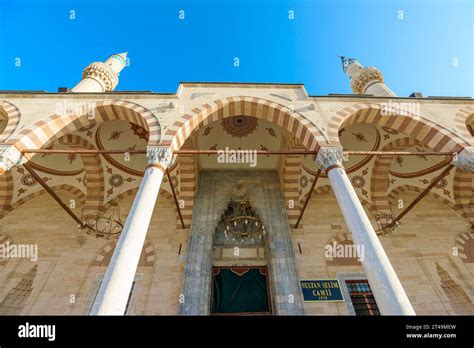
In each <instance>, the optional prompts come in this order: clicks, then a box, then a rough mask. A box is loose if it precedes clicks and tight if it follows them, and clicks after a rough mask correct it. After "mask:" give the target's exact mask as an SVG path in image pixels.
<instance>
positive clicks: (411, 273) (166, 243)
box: [0, 192, 474, 315]
mask: <svg viewBox="0 0 474 348" xmlns="http://www.w3.org/2000/svg"><path fill="white" fill-rule="evenodd" d="M60 196H61V198H62V199H63V200H64V201H65V202H68V201H69V199H71V198H73V196H72V195H71V193H67V192H61V193H60ZM415 196H416V193H411V192H404V193H402V194H401V195H400V196H399V197H396V198H397V200H398V199H399V198H401V199H403V200H404V201H405V204H408V203H409V202H411V201H412V200H413V199H414V198H415ZM132 200H133V196H129V197H127V198H125V199H123V200H122V201H121V202H120V206H121V212H122V216H123V218H124V219H125V216H126V214H127V212H128V208H129V206H130V204H131V202H132ZM397 200H394V201H395V202H396V201H397ZM257 204H259V203H257ZM392 208H393V209H394V211H395V212H399V211H400V209H398V208H397V207H396V206H393V207H392ZM80 209H81V206H80V205H78V206H77V208H76V211H77V212H80ZM261 209H265V208H264V206H262V207H261ZM302 222H303V227H302V228H300V229H296V230H292V235H291V237H292V241H293V252H294V255H295V258H296V263H297V268H298V271H297V273H298V275H299V277H300V278H301V279H324V278H337V276H338V274H341V273H351V272H362V268H361V266H360V265H357V263H354V264H352V265H351V263H350V262H349V264H344V263H342V264H338V263H334V262H333V263H332V264H329V263H328V262H327V260H326V259H325V257H324V247H325V245H326V244H328V243H331V242H332V241H333V240H339V241H340V240H344V238H345V237H344V236H349V235H350V234H349V232H348V230H347V228H346V225H345V222H344V220H343V218H342V216H341V214H340V212H339V209H338V207H337V204H336V200H335V198H334V197H333V196H332V194H331V193H329V194H323V193H317V194H315V195H314V196H313V197H312V199H311V200H310V203H309V205H308V207H307V209H306V212H305V216H304V219H303V221H302ZM0 226H1V227H0V235H1V236H0V240H3V238H4V237H2V236H8V237H9V238H10V239H11V241H12V243H13V244H37V245H38V252H39V257H38V261H37V262H36V263H34V262H30V261H29V260H27V259H14V258H13V259H10V260H8V261H2V260H0V314H87V311H88V301H89V302H90V296H91V289H92V288H93V284H94V281H95V279H96V278H97V275H98V274H100V273H104V272H105V270H106V266H105V265H103V264H102V265H101V264H100V262H98V261H100V260H101V258H100V255H103V253H102V251H103V250H106V249H107V245H108V244H109V242H108V241H105V240H102V239H96V238H93V237H87V238H85V240H80V239H78V237H77V226H76V224H75V222H74V221H73V220H72V219H71V218H70V217H69V216H68V215H67V214H66V213H65V212H64V211H63V210H61V209H60V208H59V207H58V206H57V203H56V202H54V200H53V199H51V198H50V197H49V196H47V195H42V196H40V197H36V198H34V199H32V200H30V201H29V202H27V203H25V204H23V205H22V206H20V207H19V208H17V209H16V210H14V211H13V212H11V213H10V214H9V215H7V216H6V217H5V218H3V219H2V220H0ZM466 226H467V221H465V220H464V219H462V218H461V217H460V215H458V213H456V212H455V211H454V210H452V209H451V208H450V207H449V206H447V205H445V204H443V203H442V202H439V201H437V200H435V199H434V198H432V197H429V196H428V197H425V198H424V199H423V200H422V201H421V202H420V203H419V204H418V205H417V206H416V207H415V208H414V209H413V210H412V211H411V212H410V213H409V214H408V215H407V216H406V217H404V218H403V219H402V225H401V227H400V228H399V229H398V230H397V231H396V232H394V233H392V234H390V235H386V236H382V237H380V239H381V241H382V244H383V246H384V248H385V250H386V252H387V254H388V256H389V259H390V261H391V262H392V265H393V267H394V268H395V271H396V273H397V275H398V276H399V278H400V280H401V282H402V284H403V286H404V288H405V291H406V292H407V295H408V297H409V299H410V301H411V302H412V304H413V307H414V309H415V311H416V312H417V314H474V305H473V303H474V290H473V289H474V281H473V279H474V277H473V276H474V255H471V254H472V253H473V251H470V250H471V249H472V248H470V247H467V244H468V243H472V239H473V238H472V237H469V236H468V235H467V234H466V232H465V231H467V229H466ZM188 235H189V230H181V229H177V228H176V212H175V208H174V205H173V202H172V201H170V200H167V199H165V198H163V197H159V199H158V203H157V206H156V207H155V212H154V215H153V218H152V222H151V228H150V231H149V233H148V242H149V244H148V245H151V247H152V251H151V252H149V251H147V253H148V254H147V255H154V260H153V258H149V260H148V261H150V260H151V261H152V262H151V263H152V265H149V264H142V263H141V266H140V267H139V269H138V272H137V273H138V274H139V275H141V277H142V278H140V280H138V281H137V283H136V284H137V285H136V288H135V291H134V296H133V298H132V301H131V304H130V311H131V314H150V315H153V314H163V315H165V314H178V307H179V302H178V299H179V295H180V293H181V292H182V291H183V290H182V285H183V280H184V265H185V259H186V257H187V254H188ZM298 243H299V246H298ZM180 244H181V256H179V255H178V251H179V247H180ZM469 245H472V244H469ZM299 247H301V254H300V251H299ZM455 247H456V248H457V249H453V248H455ZM456 252H458V253H456ZM101 253H102V254H101ZM35 265H37V266H36V267H35ZM71 295H74V301H71V299H72V297H71ZM304 306H305V313H306V314H312V315H321V314H329V315H333V314H334V315H338V314H342V315H344V314H347V313H348V310H347V307H346V304H345V303H305V304H304Z"/></svg>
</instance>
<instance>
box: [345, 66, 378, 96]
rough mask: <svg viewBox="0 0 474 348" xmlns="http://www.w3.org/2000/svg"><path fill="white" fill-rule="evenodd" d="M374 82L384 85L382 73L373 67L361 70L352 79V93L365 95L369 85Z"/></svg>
mask: <svg viewBox="0 0 474 348" xmlns="http://www.w3.org/2000/svg"><path fill="white" fill-rule="evenodd" d="M372 81H377V82H382V83H383V75H382V73H381V72H380V71H378V70H377V69H376V68H374V67H373V66H369V67H366V68H363V69H361V70H359V72H358V73H357V74H356V75H355V76H353V77H352V79H351V88H352V92H354V93H356V94H363V93H364V90H365V87H366V86H367V84H368V83H369V82H372Z"/></svg>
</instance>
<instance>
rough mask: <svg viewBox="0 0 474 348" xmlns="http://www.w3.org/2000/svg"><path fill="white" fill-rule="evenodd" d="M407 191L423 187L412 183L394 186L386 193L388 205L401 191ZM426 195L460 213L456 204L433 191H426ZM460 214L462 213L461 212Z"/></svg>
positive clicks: (420, 190)
mask: <svg viewBox="0 0 474 348" xmlns="http://www.w3.org/2000/svg"><path fill="white" fill-rule="evenodd" d="M407 191H410V192H418V193H419V192H422V191H423V188H422V187H418V186H414V185H402V186H398V187H396V188H394V189H393V190H392V191H390V192H389V193H388V194H387V197H388V202H389V204H390V205H392V204H394V203H395V199H396V198H397V197H398V196H399V195H400V194H401V193H403V192H407ZM428 196H430V197H432V198H434V199H436V200H437V201H439V202H441V203H444V204H447V205H448V206H450V207H451V208H452V209H453V210H454V211H456V212H457V213H459V214H461V212H460V211H459V209H458V208H457V207H456V205H455V204H454V203H453V202H451V201H450V200H449V199H446V198H444V197H441V196H440V195H438V194H436V193H434V192H431V191H430V192H428ZM461 215H462V214H461Z"/></svg>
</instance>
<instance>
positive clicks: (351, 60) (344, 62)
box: [339, 56, 357, 72]
mask: <svg viewBox="0 0 474 348" xmlns="http://www.w3.org/2000/svg"><path fill="white" fill-rule="evenodd" d="M339 57H341V61H342V70H344V72H346V70H347V67H348V66H349V65H351V64H352V63H354V62H357V59H354V58H348V57H344V56H339Z"/></svg>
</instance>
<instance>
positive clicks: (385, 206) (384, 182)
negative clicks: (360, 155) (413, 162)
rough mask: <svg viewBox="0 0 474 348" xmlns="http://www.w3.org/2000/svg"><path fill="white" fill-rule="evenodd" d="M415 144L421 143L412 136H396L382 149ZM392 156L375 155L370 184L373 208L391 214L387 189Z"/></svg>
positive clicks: (391, 149) (407, 146) (390, 149)
mask: <svg viewBox="0 0 474 348" xmlns="http://www.w3.org/2000/svg"><path fill="white" fill-rule="evenodd" d="M416 145H421V144H420V142H419V141H418V140H416V139H414V138H412V137H406V138H398V139H395V140H394V141H392V142H390V143H388V144H387V145H385V146H384V147H383V149H382V151H399V150H404V149H406V148H409V147H412V146H416ZM394 157H395V156H394V155H385V156H375V162H374V167H373V170H372V178H371V186H370V187H371V201H372V205H373V208H374V209H375V210H377V211H382V212H386V213H389V214H391V209H390V204H389V202H388V200H387V190H388V187H389V172H390V166H391V164H392V160H393V158H394Z"/></svg>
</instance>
